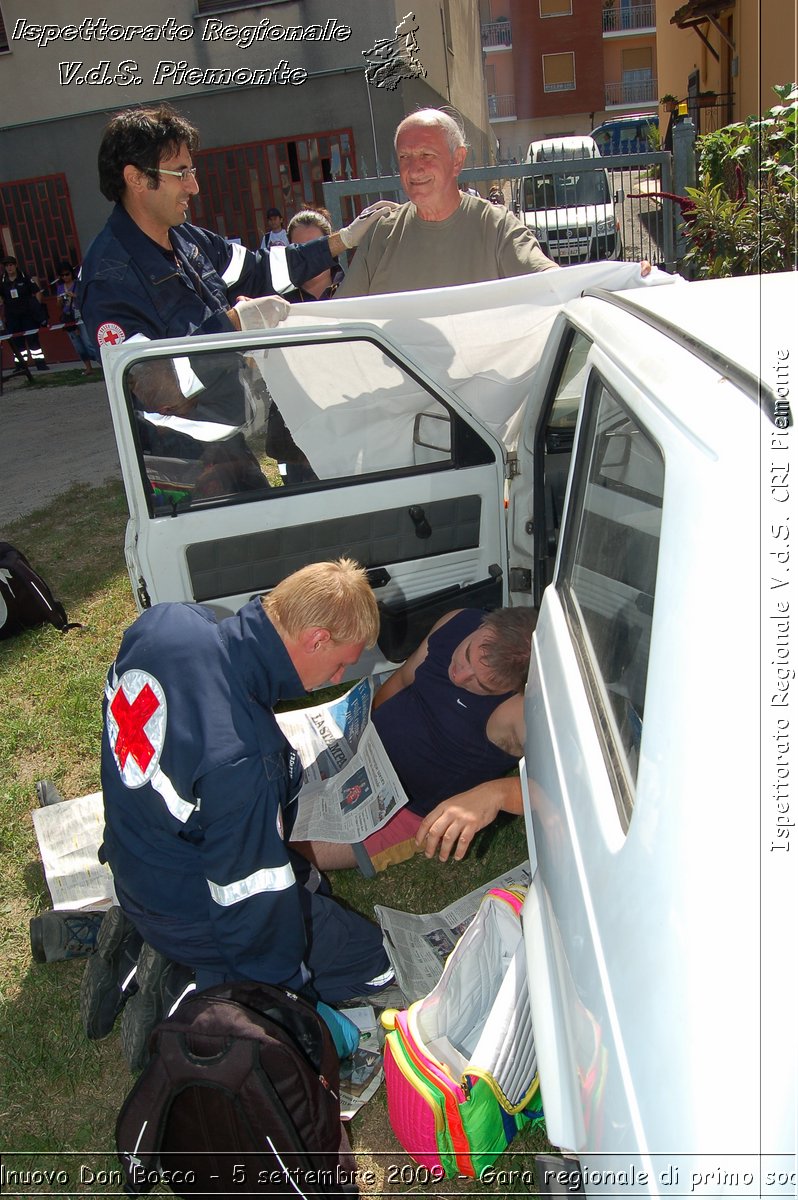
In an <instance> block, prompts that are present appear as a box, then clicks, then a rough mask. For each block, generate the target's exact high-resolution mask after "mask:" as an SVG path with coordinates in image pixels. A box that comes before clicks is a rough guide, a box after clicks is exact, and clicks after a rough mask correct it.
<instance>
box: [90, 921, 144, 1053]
mask: <svg viewBox="0 0 798 1200" xmlns="http://www.w3.org/2000/svg"><path fill="white" fill-rule="evenodd" d="M141 946H142V938H141V934H140V933H139V932H138V930H137V929H136V927H135V925H134V924H133V922H132V921H129V920H128V918H127V917H126V916H125V914H124V913H123V912H122V909H121V908H119V907H117V906H116V905H115V906H114V907H113V908H109V910H108V912H107V913H106V914H105V917H104V918H103V922H102V924H101V925H100V928H99V930H98V932H97V947H96V949H95V951H94V954H92V956H91V958H90V959H89V961H88V962H87V963H86V970H85V971H84V972H83V979H82V980H81V983H80V1019H81V1021H82V1022H83V1028H84V1030H85V1031H86V1037H87V1038H91V1039H92V1041H96V1040H99V1039H100V1038H104V1037H108V1034H109V1033H110V1032H111V1030H112V1029H113V1027H114V1022H115V1021H116V1018H117V1017H118V1016H119V1014H120V1012H121V1011H122V1009H123V1008H124V1006H125V1004H126V1002H127V1000H128V998H129V997H130V996H132V995H133V992H134V991H135V987H136V961H137V959H138V956H139V951H140V950H141Z"/></svg>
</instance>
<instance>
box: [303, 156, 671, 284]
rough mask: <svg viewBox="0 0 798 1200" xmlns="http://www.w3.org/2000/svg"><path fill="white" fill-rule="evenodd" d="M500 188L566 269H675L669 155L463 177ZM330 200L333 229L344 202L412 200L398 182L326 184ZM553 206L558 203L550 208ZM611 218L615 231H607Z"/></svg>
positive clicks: (479, 170)
mask: <svg viewBox="0 0 798 1200" xmlns="http://www.w3.org/2000/svg"><path fill="white" fill-rule="evenodd" d="M541 180H542V181H543V182H542V183H541V182H538V181H541ZM527 181H528V182H527ZM577 181H578V182H577ZM495 183H498V184H499V185H501V186H502V188H503V192H504V196H505V199H506V201H507V203H508V205H509V206H510V207H512V208H513V209H514V210H515V211H516V212H517V213H518V215H519V217H520V218H521V220H522V221H524V222H525V223H526V224H527V225H529V226H530V227H532V228H536V229H538V230H539V236H540V235H541V234H542V235H543V236H540V240H541V244H542V245H543V246H544V249H545V250H546V252H547V253H548V254H549V255H550V257H552V258H554V259H555V260H556V261H560V262H561V263H562V265H569V264H571V263H575V262H585V261H588V260H589V259H600V258H610V257H617V258H621V259H623V260H625V261H627V262H639V261H640V260H641V259H644V258H647V259H649V261H651V262H652V263H654V264H655V265H659V266H663V267H665V268H666V269H667V270H670V271H673V270H675V267H676V251H675V237H674V231H675V221H676V218H677V216H678V215H679V214H678V207H677V206H676V205H674V203H673V202H672V201H671V200H669V199H667V198H666V197H665V196H663V193H672V192H673V190H674V186H673V164H672V157H671V155H670V154H668V153H666V152H664V151H656V152H653V151H650V152H647V153H645V154H615V155H605V156H604V157H602V158H601V159H594V158H591V159H576V160H569V161H567V162H562V161H553V162H545V163H519V164H516V165H509V164H500V165H494V166H488V167H468V168H466V169H465V170H464V171H462V172H461V174H460V185H461V187H464V188H467V187H473V188H476V189H477V190H478V191H480V192H481V193H483V194H484V195H487V192H488V189H489V187H490V186H491V185H492V184H495ZM605 196H606V197H607V199H606V200H605V199H604V197H605ZM324 197H325V200H324V202H325V205H326V207H327V208H328V209H329V210H330V213H331V214H332V216H333V227H334V228H338V227H339V226H340V224H341V223H342V212H341V201H342V199H343V198H344V197H359V198H360V201H361V204H362V205H365V204H367V203H369V202H370V201H372V200H374V199H376V198H378V197H380V198H384V199H388V200H399V201H402V200H404V199H405V196H404V194H403V192H402V190H401V184H400V181H399V176H398V175H383V176H380V177H378V178H369V179H347V180H339V181H335V182H332V183H325V184H324ZM591 197H592V199H591ZM552 199H554V200H555V201H556V203H555V204H554V205H553V207H550V206H549V205H550V201H551V200H552ZM577 201H579V203H577ZM610 217H611V219H612V225H613V231H612V232H611V231H610V229H609V227H608V224H607V222H608V220H609V219H610ZM602 222H603V223H604V224H603V227H602V226H601V223H602ZM615 222H617V226H618V227H617V229H616V228H615ZM544 231H545V232H544Z"/></svg>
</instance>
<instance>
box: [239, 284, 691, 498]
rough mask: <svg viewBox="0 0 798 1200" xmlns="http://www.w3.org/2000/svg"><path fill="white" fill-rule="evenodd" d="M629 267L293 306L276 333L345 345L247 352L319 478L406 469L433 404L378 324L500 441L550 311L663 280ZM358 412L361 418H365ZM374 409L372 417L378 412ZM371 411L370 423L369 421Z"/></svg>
mask: <svg viewBox="0 0 798 1200" xmlns="http://www.w3.org/2000/svg"><path fill="white" fill-rule="evenodd" d="M673 281H674V277H673V276H670V275H666V274H665V273H664V272H661V271H652V273H651V275H650V276H649V277H648V278H647V279H643V278H642V276H641V274H640V267H639V264H637V263H591V264H586V265H584V266H577V267H568V268H567V269H565V270H560V271H546V272H543V273H542V274H538V275H526V276H522V277H519V278H515V279H504V280H497V281H495V282H492V283H480V284H471V285H469V286H467V287H457V288H442V289H436V290H432V291H419V292H402V293H397V294H395V295H381V296H363V297H357V298H353V299H351V300H330V301H326V302H325V303H324V305H323V306H322V305H319V304H312V305H295V306H294V307H293V308H292V310H291V314H290V316H289V317H288V319H287V320H286V321H285V323H284V324H281V325H280V327H279V330H280V332H282V330H286V331H310V329H311V327H312V328H313V329H314V330H324V331H330V332H332V331H340V332H343V333H347V332H349V333H350V334H351V337H352V338H355V339H359V340H354V341H343V342H337V343H329V342H328V343H321V344H319V345H318V346H316V347H314V349H313V352H312V353H308V350H307V347H306V346H305V347H281V348H279V349H278V348H275V347H272V348H270V349H269V350H268V352H266V354H265V355H261V354H258V355H256V357H257V359H258V361H259V365H260V367H261V371H262V374H263V377H264V379H265V381H266V384H267V386H268V388H269V391H270V393H271V395H272V397H273V399H274V401H275V402H276V403H277V405H278V407H279V408H280V410H281V412H282V414H283V417H284V419H285V421H286V423H287V424H288V426H289V428H290V430H291V433H292V436H293V438H294V440H295V441H296V442H297V444H298V445H299V446H300V447H301V449H302V450H303V452H304V453H305V454H306V455H307V457H308V459H309V460H310V462H311V465H312V466H313V468H314V470H315V471H316V472H317V474H318V475H319V476H320V477H321V478H332V477H340V476H345V475H359V474H362V473H365V472H368V471H370V470H386V469H391V468H397V469H401V468H403V467H408V466H412V465H413V464H414V462H415V461H417V460H415V459H414V457H413V453H414V451H413V424H414V421H415V417H416V414H417V413H419V412H424V411H435V409H436V407H438V412H439V413H440V412H442V410H441V409H440V407H439V406H436V404H435V402H434V400H432V399H431V398H430V396H429V393H427V392H426V390H425V388H424V387H423V385H422V384H420V383H419V382H417V381H416V380H415V379H414V378H413V377H412V376H411V375H410V373H409V372H408V371H406V370H405V369H403V368H402V367H400V366H399V365H397V363H396V362H394V361H393V360H392V359H391V358H390V357H389V356H388V355H387V354H385V353H384V352H383V351H382V350H381V349H380V348H379V347H377V346H375V345H374V344H373V343H369V342H368V341H366V340H363V339H364V338H366V337H367V330H365V329H364V325H366V324H368V325H369V326H371V327H372V328H376V329H379V330H380V331H381V333H382V334H383V335H384V337H385V338H386V339H387V340H389V341H390V342H391V343H392V344H393V345H394V346H395V347H396V348H397V349H398V350H399V351H400V352H403V353H404V354H406V355H407V357H408V358H409V359H410V360H411V362H412V363H414V364H417V365H418V366H419V367H420V368H421V369H422V370H423V371H424V372H425V373H426V374H427V375H428V376H429V377H430V378H431V379H432V380H433V381H434V382H435V383H437V384H438V385H439V386H440V387H442V388H443V389H444V390H445V391H447V392H452V393H454V394H455V395H456V396H458V397H459V398H460V400H461V401H462V402H463V403H464V404H465V405H466V406H467V408H468V409H469V410H470V411H471V412H472V413H474V415H475V416H476V417H477V418H478V419H479V420H480V421H482V422H483V423H484V424H485V425H486V426H487V427H488V428H489V429H491V430H492V431H493V432H494V433H495V434H496V436H497V437H499V438H500V439H501V440H503V441H505V442H507V441H508V439H509V438H511V437H512V434H513V431H514V429H515V427H516V424H517V423H516V422H515V421H514V417H515V416H516V414H517V413H518V412H519V411H520V409H521V408H522V406H523V405H524V403H525V401H526V399H527V398H528V396H529V394H530V391H531V388H532V383H533V380H534V376H535V371H536V369H537V364H538V361H539V359H540V355H541V353H542V350H543V346H544V345H545V342H546V338H547V336H548V333H549V331H550V329H551V325H552V323H553V321H554V318H555V316H556V314H557V312H558V311H559V309H560V308H561V307H562V305H563V304H565V303H566V302H567V301H568V300H571V299H574V298H576V297H577V296H579V295H580V294H581V293H582V292H583V291H584V290H585V289H586V288H595V287H603V288H608V289H610V290H612V291H619V290H623V289H628V288H633V287H637V286H643V287H652V286H658V285H661V284H670V283H672V282H673ZM366 413H367V414H368V419H367V420H366V416H365V414H366ZM377 414H378V416H377ZM375 418H376V419H375Z"/></svg>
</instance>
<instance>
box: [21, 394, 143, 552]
mask: <svg viewBox="0 0 798 1200" xmlns="http://www.w3.org/2000/svg"><path fill="white" fill-rule="evenodd" d="M119 478H121V473H120V469H119V457H118V455H117V452H116V442H115V440H114V431H113V426H112V423H111V413H110V410H109V407H108V398H107V396H106V394H105V384H104V383H103V382H102V380H101V379H100V378H99V376H98V382H97V383H85V384H82V385H80V386H78V387H46V388H35V387H29V386H28V385H27V384H26V382H25V381H24V380H23V379H13V380H11V381H9V382H6V385H5V388H4V391H3V395H2V396H0V536H2V530H3V527H4V526H5V525H6V524H7V523H8V522H9V521H14V520H16V519H17V518H18V517H21V516H25V515H27V514H28V513H30V512H33V510H34V509H36V508H41V507H42V506H43V505H45V504H47V503H49V502H50V501H51V500H53V499H54V498H55V497H56V496H58V495H60V493H61V492H64V491H66V490H67V489H68V488H69V487H71V486H72V484H73V483H91V484H95V485H98V484H101V483H104V482H105V481H106V480H107V479H119Z"/></svg>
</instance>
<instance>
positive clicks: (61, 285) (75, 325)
mask: <svg viewBox="0 0 798 1200" xmlns="http://www.w3.org/2000/svg"><path fill="white" fill-rule="evenodd" d="M76 288H77V277H76V275H75V269H74V267H73V266H72V265H71V263H68V262H66V261H64V262H60V263H59V264H58V283H57V284H56V285H55V294H56V296H57V297H58V304H59V307H60V309H61V320H62V321H63V322H64V327H65V329H66V334H67V337H68V338H69V340H70V342H71V343H72V349H73V350H74V351H75V353H76V354H77V356H78V358H79V359H80V361H81V362H82V363H83V374H84V375H91V374H92V373H93V371H94V365H93V363H92V359H95V360H96V355H95V352H94V351H93V350H92V348H91V346H90V344H89V340H88V337H87V335H86V326H85V325H84V324H83V321H82V320H81V317H80V309H79V308H78V306H77V303H76V301H75V289H76Z"/></svg>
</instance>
